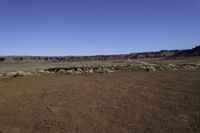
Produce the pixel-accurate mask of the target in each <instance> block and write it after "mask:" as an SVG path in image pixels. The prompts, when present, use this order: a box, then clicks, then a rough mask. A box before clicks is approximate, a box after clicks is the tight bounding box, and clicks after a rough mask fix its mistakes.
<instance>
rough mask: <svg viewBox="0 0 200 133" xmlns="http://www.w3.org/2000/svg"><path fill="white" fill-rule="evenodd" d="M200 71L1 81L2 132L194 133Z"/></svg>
mask: <svg viewBox="0 0 200 133" xmlns="http://www.w3.org/2000/svg"><path fill="white" fill-rule="evenodd" d="M199 131H200V71H170V72H167V71H162V72H131V71H123V72H116V73H109V74H93V75H62V74H59V75H56V74H54V75H44V76H30V77H17V78H4V79H0V133H67V132H69V133H78V132H80V133H90V132H91V133H94V132H95V133H145V132H147V133H149V132H153V133H154V132H156V133H167V132H168V133H169V132H172V133H190V132H193V133H195V132H196V133H197V132H199Z"/></svg>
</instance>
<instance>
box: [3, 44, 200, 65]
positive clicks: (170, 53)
mask: <svg viewBox="0 0 200 133" xmlns="http://www.w3.org/2000/svg"><path fill="white" fill-rule="evenodd" d="M192 56H200V46H197V47H195V48H193V49H188V50H162V51H159V52H141V53H131V54H121V55H96V56H54V57H50V56H2V57H0V63H16V62H41V61H51V62H59V61H91V60H117V59H143V58H176V57H192Z"/></svg>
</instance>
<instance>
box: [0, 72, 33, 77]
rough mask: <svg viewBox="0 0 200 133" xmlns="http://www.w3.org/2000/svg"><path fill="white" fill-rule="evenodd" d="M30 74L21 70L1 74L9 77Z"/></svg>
mask: <svg viewBox="0 0 200 133" xmlns="http://www.w3.org/2000/svg"><path fill="white" fill-rule="evenodd" d="M28 75H31V73H29V72H23V71H17V72H9V73H5V74H3V76H9V77H21V76H28Z"/></svg>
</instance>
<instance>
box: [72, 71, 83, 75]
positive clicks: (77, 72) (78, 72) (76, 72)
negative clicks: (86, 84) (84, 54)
mask: <svg viewBox="0 0 200 133" xmlns="http://www.w3.org/2000/svg"><path fill="white" fill-rule="evenodd" d="M74 74H82V72H80V71H75V72H74Z"/></svg>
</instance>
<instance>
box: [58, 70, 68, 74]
mask: <svg viewBox="0 0 200 133" xmlns="http://www.w3.org/2000/svg"><path fill="white" fill-rule="evenodd" d="M65 72H66V71H65V70H64V69H60V70H59V71H58V73H65Z"/></svg>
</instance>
